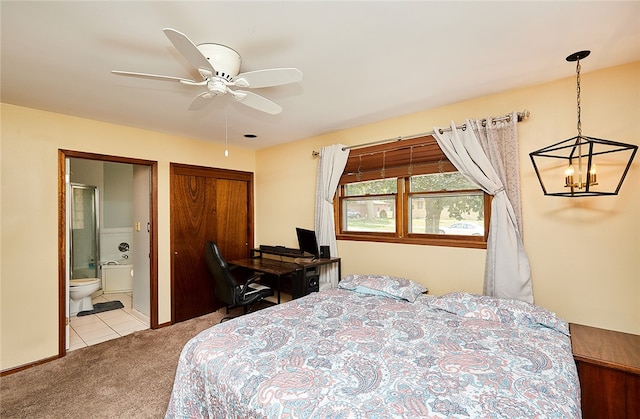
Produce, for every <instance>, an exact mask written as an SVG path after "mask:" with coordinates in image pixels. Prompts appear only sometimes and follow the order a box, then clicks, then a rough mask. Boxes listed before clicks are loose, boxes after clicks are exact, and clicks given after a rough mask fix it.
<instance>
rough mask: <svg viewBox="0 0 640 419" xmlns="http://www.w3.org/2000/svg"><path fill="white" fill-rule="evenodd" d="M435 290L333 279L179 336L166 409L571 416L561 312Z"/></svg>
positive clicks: (176, 413) (261, 414)
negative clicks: (392, 289)
mask: <svg viewBox="0 0 640 419" xmlns="http://www.w3.org/2000/svg"><path fill="white" fill-rule="evenodd" d="M443 297H446V299H443ZM443 297H433V296H428V295H421V296H420V297H418V298H417V299H416V300H415V302H407V301H403V300H398V299H393V298H388V297H385V296H380V295H366V294H362V293H358V292H354V291H349V290H345V289H332V290H328V291H323V292H321V293H314V294H311V295H308V296H306V297H303V298H300V299H297V300H293V301H291V302H289V303H286V304H281V305H277V306H273V307H269V308H266V309H263V310H260V311H258V312H254V313H250V314H247V315H244V316H241V317H238V318H235V319H233V320H230V321H227V322H224V323H221V324H219V325H216V326H214V327H212V328H210V329H208V330H205V331H203V332H202V333H200V334H199V335H197V336H196V337H194V338H193V339H192V340H190V341H189V342H188V343H187V344H186V345H185V347H184V349H183V351H182V354H181V356H180V360H179V365H178V368H177V372H176V378H175V382H174V387H173V392H172V395H171V399H170V402H169V406H168V409H167V412H166V417H167V418H200V417H203V418H418V417H429V418H579V417H580V416H581V414H580V387H579V382H578V376H577V372H576V367H575V364H574V361H573V358H572V355H571V343H570V340H569V337H568V329H567V327H566V322H564V321H563V320H559V319H556V318H555V316H554V315H553V313H550V312H547V311H546V310H543V309H541V308H539V307H537V306H534V305H528V307H527V308H526V310H525V311H524V312H523V311H522V310H519V308H521V307H520V306H518V307H516V308H515V309H513V310H512V309H510V307H509V304H510V301H512V300H497V299H491V298H489V297H480V296H474V295H470V294H463V293H456V294H450V295H447V296H443ZM496 301H497V302H496ZM518 303H520V302H518ZM538 309H539V310H540V313H537V311H536V310H538ZM538 314H539V315H538ZM539 319H542V320H543V321H540V320H539ZM545 319H550V320H551V321H545Z"/></svg>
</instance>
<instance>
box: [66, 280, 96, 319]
mask: <svg viewBox="0 0 640 419" xmlns="http://www.w3.org/2000/svg"><path fill="white" fill-rule="evenodd" d="M100 282H101V280H100V278H81V279H70V280H69V311H70V313H69V314H70V315H71V316H75V315H76V314H78V313H79V312H80V311H86V310H93V303H92V302H91V294H93V293H94V292H96V291H98V290H99V289H100V286H101V283H100Z"/></svg>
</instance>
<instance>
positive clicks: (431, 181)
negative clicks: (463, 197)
mask: <svg viewBox="0 0 640 419" xmlns="http://www.w3.org/2000/svg"><path fill="white" fill-rule="evenodd" d="M410 185H411V186H410V190H411V192H436V191H459V190H469V189H478V186H477V185H475V184H474V183H472V182H470V181H469V180H467V178H466V177H464V175H463V174H462V173H460V172H450V173H433V174H428V175H421V176H411V179H410Z"/></svg>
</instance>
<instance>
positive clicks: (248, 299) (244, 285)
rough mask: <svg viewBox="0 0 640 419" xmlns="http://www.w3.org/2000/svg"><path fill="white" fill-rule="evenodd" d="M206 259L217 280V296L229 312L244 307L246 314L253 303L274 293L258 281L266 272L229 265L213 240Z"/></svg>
mask: <svg viewBox="0 0 640 419" xmlns="http://www.w3.org/2000/svg"><path fill="white" fill-rule="evenodd" d="M205 259H206V261H207V266H208V267H209V271H210V272H211V275H212V276H213V280H214V281H215V292H216V297H217V298H218V299H219V300H221V301H222V302H224V303H225V304H226V305H227V314H229V308H233V307H244V313H245V314H246V313H247V312H248V311H249V307H250V305H251V304H253V303H256V302H259V301H261V300H263V299H264V298H266V297H270V296H272V295H273V289H271V288H269V287H267V286H264V285H261V284H257V283H256V280H257V279H258V278H260V277H261V276H262V275H264V274H262V273H255V272H253V271H251V270H247V269H244V268H241V267H239V266H233V265H232V266H229V264H228V263H227V261H226V260H225V259H224V258H223V257H222V254H221V253H220V248H219V247H218V245H217V244H216V243H214V242H212V241H208V242H207V244H206V246H205ZM233 317H236V316H227V317H224V318H223V319H222V320H220V323H222V322H223V321H225V320H229V319H231V318H233Z"/></svg>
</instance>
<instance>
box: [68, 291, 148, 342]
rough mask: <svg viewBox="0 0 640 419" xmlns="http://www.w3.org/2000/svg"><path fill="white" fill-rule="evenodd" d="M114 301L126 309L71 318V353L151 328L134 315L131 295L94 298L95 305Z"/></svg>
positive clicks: (105, 295) (110, 295) (107, 295)
mask: <svg viewBox="0 0 640 419" xmlns="http://www.w3.org/2000/svg"><path fill="white" fill-rule="evenodd" d="M114 300H118V301H120V302H122V304H123V305H124V308H121V309H118V310H111V311H105V312H103V313H97V314H91V315H89V316H81V317H78V316H72V317H71V327H70V330H69V349H68V350H69V351H73V350H74V349H79V348H84V347H86V346H91V345H95V344H96V343H100V342H104V341H106V340H111V339H116V338H119V337H121V336H125V335H128V334H131V333H133V332H135V331H136V330H144V329H148V328H149V325H148V324H145V322H144V321H143V320H141V319H139V318H137V317H135V316H134V315H133V314H132V306H133V304H132V300H133V297H132V295H131V294H103V295H101V296H99V297H96V298H93V300H92V301H93V303H94V304H95V303H104V302H106V301H114Z"/></svg>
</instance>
